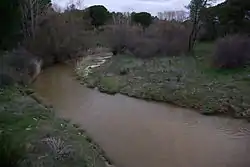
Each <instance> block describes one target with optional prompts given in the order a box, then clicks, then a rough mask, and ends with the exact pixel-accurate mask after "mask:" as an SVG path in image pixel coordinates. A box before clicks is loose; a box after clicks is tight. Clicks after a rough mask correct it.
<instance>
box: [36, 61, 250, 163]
mask: <svg viewBox="0 0 250 167" xmlns="http://www.w3.org/2000/svg"><path fill="white" fill-rule="evenodd" d="M33 87H34V89H35V91H36V92H37V93H38V94H39V95H40V96H42V97H43V98H45V99H46V100H48V101H49V102H50V103H51V104H52V105H53V106H54V108H55V110H56V114H57V115H58V116H61V117H64V118H68V119H71V120H72V121H73V122H75V123H79V124H81V125H82V127H83V128H84V129H86V130H87V132H88V133H89V134H90V135H91V137H93V138H94V140H95V141H96V142H97V143H99V144H100V146H101V147H102V148H103V149H104V150H105V151H106V153H107V155H108V156H109V157H110V158H111V159H112V160H113V161H114V163H115V164H116V166H118V167H249V166H250V124H248V123H246V122H243V121H241V120H233V119H229V118H219V117H206V116H202V115H200V114H198V113H196V112H193V111H189V110H186V109H182V108H176V107H173V106H169V105H164V104H159V103H154V102H146V101H143V100H138V99H133V98H129V97H126V96H123V95H116V96H110V95H106V94H102V93H99V92H98V91H95V90H91V89H88V88H85V87H84V86H82V85H80V84H79V82H78V81H76V80H74V78H73V72H72V69H71V67H69V66H67V65H57V66H54V67H51V68H49V69H47V70H45V71H44V72H43V73H42V74H41V75H40V77H39V78H38V79H37V80H36V82H35V83H34V84H33Z"/></svg>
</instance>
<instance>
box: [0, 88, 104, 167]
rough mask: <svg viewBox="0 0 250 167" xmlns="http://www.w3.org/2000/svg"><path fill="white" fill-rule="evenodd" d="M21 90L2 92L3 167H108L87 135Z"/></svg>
mask: <svg viewBox="0 0 250 167" xmlns="http://www.w3.org/2000/svg"><path fill="white" fill-rule="evenodd" d="M22 92H23V91H21V92H20V89H19V88H8V89H0V143H1V145H0V166H5V167H12V166H13V167H14V166H15V167H16V166H21V167H22V166H25V167H29V166H30V167H43V166H44V167H69V166H74V167H105V166H106V161H104V158H103V156H102V155H103V152H102V151H101V149H100V148H99V147H98V146H97V145H96V144H94V143H93V142H92V140H91V139H90V138H89V137H88V136H87V135H86V133H85V132H84V131H83V130H81V129H80V128H79V126H77V125H75V124H71V123H70V122H69V121H67V120H62V119H59V118H56V117H55V116H54V114H53V111H52V109H48V108H45V107H44V106H43V105H41V104H39V103H37V101H36V100H34V99H33V98H31V97H30V96H27V95H26V94H25V93H24V92H23V93H22Z"/></svg>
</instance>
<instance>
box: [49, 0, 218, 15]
mask: <svg viewBox="0 0 250 167" xmlns="http://www.w3.org/2000/svg"><path fill="white" fill-rule="evenodd" d="M76 1H77V0H52V2H53V3H56V4H58V5H59V6H61V7H65V6H66V5H67V4H69V2H76ZM220 1H221V0H220ZM189 2H190V0H84V1H83V6H84V7H88V6H92V5H104V6H105V7H106V8H108V10H109V11H116V12H132V11H135V12H141V11H146V12H150V13H151V14H153V15H157V13H158V12H163V11H173V10H185V6H186V5H188V3H189Z"/></svg>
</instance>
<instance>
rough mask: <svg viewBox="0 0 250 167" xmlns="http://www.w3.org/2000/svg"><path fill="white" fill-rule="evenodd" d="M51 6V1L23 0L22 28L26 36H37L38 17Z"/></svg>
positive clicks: (21, 6)
mask: <svg viewBox="0 0 250 167" xmlns="http://www.w3.org/2000/svg"><path fill="white" fill-rule="evenodd" d="M49 6H50V3H45V2H44V0H22V3H21V5H20V8H21V14H22V30H23V34H24V36H25V38H28V37H32V38H34V37H35V29H36V26H37V21H38V17H39V16H40V15H42V14H43V13H44V12H46V10H47V9H48V7H49Z"/></svg>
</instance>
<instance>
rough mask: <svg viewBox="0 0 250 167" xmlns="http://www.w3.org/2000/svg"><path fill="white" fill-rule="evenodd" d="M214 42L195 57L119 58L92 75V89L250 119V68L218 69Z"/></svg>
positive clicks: (89, 77) (89, 78)
mask: <svg viewBox="0 0 250 167" xmlns="http://www.w3.org/2000/svg"><path fill="white" fill-rule="evenodd" d="M212 47H213V45H212V44H201V45H198V46H197V48H196V49H195V52H194V56H179V57H158V58H151V59H139V58H136V57H133V56H128V55H118V56H114V57H113V58H112V59H111V60H110V61H107V62H106V63H105V64H103V65H102V66H100V67H97V68H93V69H92V72H91V73H89V74H88V75H87V76H86V75H82V74H83V73H81V72H82V69H84V67H86V63H85V64H84V63H83V64H84V65H85V66H84V65H83V66H82V68H78V69H77V70H76V71H77V74H78V79H80V80H81V81H82V82H83V83H84V84H85V85H86V86H88V87H91V88H94V87H97V88H98V89H99V90H100V91H101V92H106V93H109V94H115V93H121V94H126V95H128V96H131V97H136V98H142V99H146V100H154V101H162V102H168V103H172V104H176V105H178V106H181V107H187V108H194V109H196V110H197V111H199V112H201V113H203V114H205V115H229V116H232V117H235V118H244V119H249V117H250V96H249V94H250V90H249V89H248V85H249V83H250V78H249V73H250V69H249V68H242V69H234V70H218V69H215V68H212V67H211V66H210V64H211V63H210V59H209V57H210V56H211V51H212V50H213V49H212Z"/></svg>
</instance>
